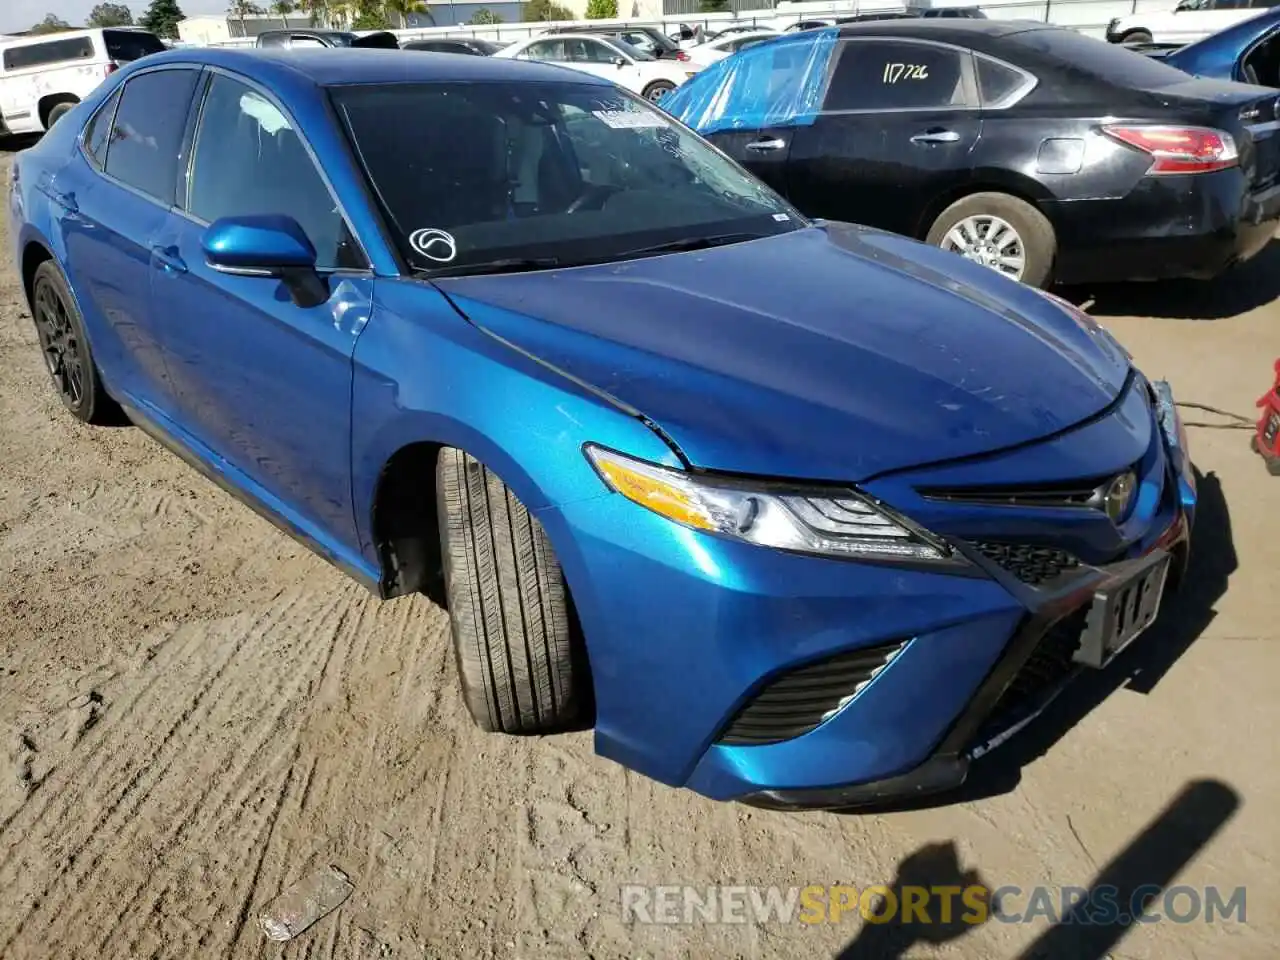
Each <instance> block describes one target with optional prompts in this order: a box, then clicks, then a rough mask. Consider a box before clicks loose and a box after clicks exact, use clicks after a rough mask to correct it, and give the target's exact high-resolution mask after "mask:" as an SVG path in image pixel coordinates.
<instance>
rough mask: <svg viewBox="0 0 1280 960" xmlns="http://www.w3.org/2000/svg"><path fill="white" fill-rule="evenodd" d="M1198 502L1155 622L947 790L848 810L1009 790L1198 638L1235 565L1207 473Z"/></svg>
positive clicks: (1224, 512) (895, 807)
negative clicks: (1091, 716)
mask: <svg viewBox="0 0 1280 960" xmlns="http://www.w3.org/2000/svg"><path fill="white" fill-rule="evenodd" d="M1195 475H1196V488H1197V492H1198V503H1197V510H1196V521H1195V528H1194V529H1193V531H1192V536H1191V544H1192V545H1191V557H1190V563H1189V565H1188V568H1187V571H1186V574H1185V575H1184V576H1183V578H1182V580H1181V582H1180V583H1179V584H1177V586H1178V589H1177V590H1176V591H1170V593H1169V594H1167V595H1166V596H1165V598H1164V602H1163V604H1162V606H1161V610H1160V615H1159V617H1158V618H1157V620H1156V623H1155V624H1154V625H1153V626H1152V627H1151V629H1150V630H1148V631H1147V632H1146V633H1145V634H1143V635H1142V636H1141V637H1139V638H1138V639H1137V640H1135V641H1134V642H1133V643H1132V644H1130V646H1129V647H1128V648H1126V649H1125V650H1123V651H1121V653H1120V654H1119V655H1118V656H1117V657H1116V659H1115V660H1114V661H1113V662H1112V663H1110V664H1108V665H1107V666H1106V667H1105V668H1104V669H1102V670H1088V669H1086V670H1083V671H1081V672H1080V673H1079V674H1078V675H1077V676H1076V677H1074V678H1073V679H1072V680H1071V681H1070V682H1069V683H1068V684H1067V686H1066V687H1065V688H1064V689H1063V691H1062V692H1061V693H1060V694H1059V695H1058V696H1057V697H1056V698H1055V699H1054V700H1053V701H1052V702H1051V703H1050V704H1049V706H1048V707H1047V708H1045V710H1044V712H1042V713H1041V714H1040V716H1038V717H1036V718H1035V719H1034V720H1033V721H1032V722H1031V723H1030V724H1028V725H1027V727H1026V728H1025V729H1023V730H1021V731H1019V732H1018V733H1017V734H1016V735H1015V736H1013V737H1011V738H1010V739H1009V740H1008V741H1007V742H1006V743H1004V744H1001V745H1000V746H999V747H997V748H996V749H994V750H992V751H990V752H989V753H986V754H984V755H983V756H982V757H980V758H979V759H977V760H975V761H974V762H973V764H972V765H971V766H970V768H969V774H968V776H967V777H966V779H965V782H964V783H963V784H962V785H961V786H959V787H957V788H956V789H954V790H949V791H945V792H942V793H937V794H931V795H925V796H921V797H918V798H913V799H911V800H906V801H894V802H887V803H883V804H876V805H873V806H865V807H859V808H857V809H856V810H851V811H849V812H850V813H853V814H867V813H889V812H895V811H903V810H918V809H924V808H929V807H938V806H949V805H951V804H955V803H964V802H970V801H975V800H982V799H986V798H988V797H993V796H999V795H1001V794H1006V793H1009V792H1011V791H1013V790H1014V789H1015V788H1016V787H1017V786H1018V784H1019V783H1020V782H1021V780H1022V770H1023V769H1024V768H1025V767H1027V766H1029V765H1030V764H1032V763H1034V762H1035V761H1036V760H1038V759H1039V758H1040V757H1041V756H1043V755H1044V754H1045V753H1047V752H1048V751H1049V750H1050V749H1052V748H1053V746H1054V745H1055V744H1056V743H1057V742H1058V741H1059V740H1061V739H1062V738H1063V737H1064V736H1066V735H1067V733H1069V732H1070V731H1071V729H1072V728H1073V727H1075V725H1076V724H1077V723H1079V722H1080V721H1081V720H1082V719H1083V718H1084V717H1085V716H1086V715H1087V714H1088V713H1090V712H1091V711H1092V710H1093V709H1095V708H1096V707H1097V706H1098V705H1099V704H1101V703H1102V702H1103V701H1104V700H1105V699H1107V697H1109V696H1110V695H1111V694H1112V693H1114V692H1115V691H1116V690H1118V689H1119V688H1121V687H1124V688H1125V689H1127V690H1129V691H1132V692H1134V693H1139V694H1148V693H1150V692H1151V691H1152V690H1154V689H1155V687H1156V685H1157V684H1158V683H1159V682H1160V680H1161V678H1162V677H1164V675H1165V674H1166V673H1168V672H1169V670H1170V669H1171V668H1172V667H1173V665H1174V664H1175V663H1176V662H1177V661H1178V659H1179V658H1180V657H1181V656H1182V655H1183V654H1184V653H1186V651H1187V650H1188V648H1190V647H1191V645H1192V644H1193V643H1195V641H1196V640H1197V639H1198V638H1199V637H1200V635H1201V634H1202V633H1204V631H1205V630H1206V629H1207V628H1208V626H1209V624H1210V623H1212V621H1213V618H1214V617H1215V616H1216V613H1215V611H1214V605H1215V604H1216V603H1217V602H1218V600H1219V599H1220V598H1221V597H1222V596H1223V595H1224V594H1225V593H1226V592H1227V583H1228V581H1229V579H1230V577H1231V575H1232V573H1234V572H1235V570H1236V567H1237V566H1238V561H1237V558H1236V551H1235V544H1234V540H1233V538H1232V533H1231V515H1230V511H1229V509H1228V507H1227V501H1226V498H1225V497H1224V496H1223V493H1222V484H1221V483H1220V482H1219V480H1218V477H1217V476H1216V475H1215V474H1213V473H1201V472H1200V471H1199V470H1198V469H1197V470H1196V471H1195Z"/></svg>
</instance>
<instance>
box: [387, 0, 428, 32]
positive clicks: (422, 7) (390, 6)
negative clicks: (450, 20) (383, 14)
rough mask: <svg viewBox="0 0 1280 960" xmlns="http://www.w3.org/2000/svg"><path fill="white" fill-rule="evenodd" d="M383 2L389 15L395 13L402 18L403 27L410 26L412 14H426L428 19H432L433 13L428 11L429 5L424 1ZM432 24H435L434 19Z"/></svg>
mask: <svg viewBox="0 0 1280 960" xmlns="http://www.w3.org/2000/svg"><path fill="white" fill-rule="evenodd" d="M382 2H383V6H384V7H386V10H387V13H388V14H392V13H394V14H395V15H396V16H398V17H399V18H400V26H401V27H407V26H409V14H411V13H425V14H426V15H427V17H428V18H431V12H430V11H429V10H428V9H427V5H426V3H424V2H423V0H382ZM432 22H433V23H434V22H435V21H434V19H432Z"/></svg>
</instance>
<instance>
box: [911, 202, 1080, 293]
mask: <svg viewBox="0 0 1280 960" xmlns="http://www.w3.org/2000/svg"><path fill="white" fill-rule="evenodd" d="M926 242H928V243H931V244H933V246H935V247H941V248H942V249H943V250H950V251H951V252H952V253H958V254H960V255H961V256H962V257H964V258H965V259H966V260H971V261H973V262H974V263H979V264H982V265H983V266H984V267H990V268H991V269H993V270H995V271H996V272H998V273H1001V274H1003V275H1004V276H1006V277H1008V278H1009V279H1011V280H1020V281H1022V282H1023V283H1025V284H1027V285H1028V286H1032V287H1043V286H1045V285H1046V284H1047V283H1048V281H1049V275H1050V272H1051V271H1052V269H1053V259H1054V256H1055V255H1056V254H1057V250H1058V240H1057V237H1056V235H1055V234H1054V232H1053V225H1052V224H1051V223H1049V221H1048V219H1047V218H1046V217H1045V215H1044V214H1043V213H1041V212H1040V211H1039V210H1037V209H1036V208H1035V207H1033V206H1032V205H1031V204H1029V203H1027V202H1026V201H1025V200H1020V199H1018V198H1017V197H1011V196H1009V195H1008V194H1006V193H975V194H971V195H970V196H967V197H964V198H963V199H960V200H957V201H956V202H955V203H953V204H951V206H949V207H947V209H945V210H943V211H942V213H941V214H940V215H939V216H938V219H937V220H935V221H934V222H933V226H932V227H930V228H929V233H928V236H927V237H926Z"/></svg>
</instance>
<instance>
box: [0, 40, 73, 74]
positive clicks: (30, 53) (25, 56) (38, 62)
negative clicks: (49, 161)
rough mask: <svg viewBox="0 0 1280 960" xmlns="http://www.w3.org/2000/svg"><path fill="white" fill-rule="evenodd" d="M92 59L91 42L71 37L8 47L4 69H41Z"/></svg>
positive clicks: (5, 53)
mask: <svg viewBox="0 0 1280 960" xmlns="http://www.w3.org/2000/svg"><path fill="white" fill-rule="evenodd" d="M92 59H93V40H92V39H90V38H89V37H73V38H72V39H70V40H50V41H49V42H48V43H32V44H29V45H27V46H23V47H10V48H9V49H8V50H6V51H5V52H4V68H5V69H6V70H24V69H26V68H28V67H42V66H44V65H45V64H47V63H65V62H66V61H68V60H92Z"/></svg>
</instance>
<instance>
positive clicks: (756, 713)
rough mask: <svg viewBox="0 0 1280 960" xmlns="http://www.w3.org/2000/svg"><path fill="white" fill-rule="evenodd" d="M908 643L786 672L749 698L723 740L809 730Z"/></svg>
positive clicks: (768, 738) (775, 738)
mask: <svg viewBox="0 0 1280 960" xmlns="http://www.w3.org/2000/svg"><path fill="white" fill-rule="evenodd" d="M906 643H907V642H906V641H905V640H903V641H898V642H895V643H889V644H884V645H883V646H878V647H864V648H862V649H861V650H854V651H853V652H851V653H844V654H840V655H839V656H836V657H831V658H830V659H828V660H823V661H820V662H819V663H814V664H810V665H809V666H807V667H801V668H800V669H798V670H793V671H792V672H790V673H786V674H783V675H782V676H780V677H778V678H777V679H775V680H773V681H772V682H770V683H769V684H767V685H766V686H765V687H764V688H763V689H761V690H760V691H759V692H758V693H757V694H756V695H755V696H754V697H753V698H752V699H751V700H749V701H748V702H747V704H746V706H744V707H743V708H742V709H741V710H740V711H739V712H738V714H737V716H735V717H734V718H733V720H732V721H731V722H730V724H729V726H728V727H727V728H726V729H725V731H724V733H723V734H721V736H720V741H719V742H720V743H723V744H729V745H739V746H743V745H761V744H766V743H780V742H781V741H783V740H790V739H791V738H792V737H798V736H800V735H801V734H804V733H808V732H809V731H810V730H813V729H814V728H815V727H817V726H819V725H820V724H822V723H823V722H824V721H825V720H828V719H830V717H831V716H833V715H834V714H835V712H836V711H837V710H839V709H840V708H841V707H843V706H844V705H845V704H846V703H848V702H849V701H850V700H852V699H853V697H854V695H856V694H857V693H858V691H859V690H861V689H862V688H863V687H865V686H866V685H867V684H868V683H870V682H871V680H872V679H873V678H874V677H875V676H876V674H878V673H879V672H880V671H881V670H883V669H884V668H885V667H887V666H888V665H889V663H890V661H892V660H893V658H894V657H896V656H897V655H898V654H899V652H901V650H902V648H903V647H904V646H906Z"/></svg>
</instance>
